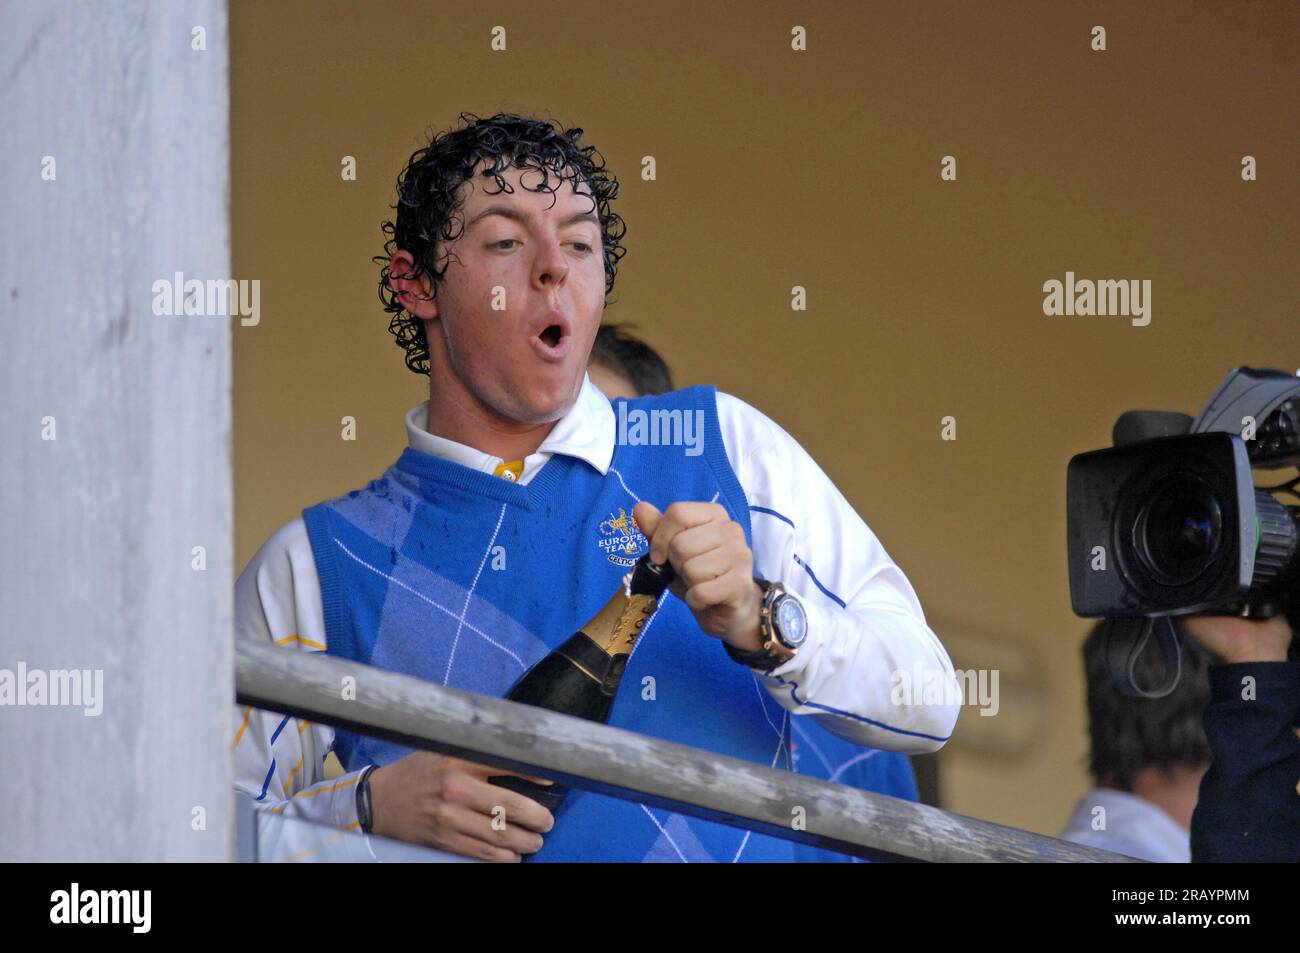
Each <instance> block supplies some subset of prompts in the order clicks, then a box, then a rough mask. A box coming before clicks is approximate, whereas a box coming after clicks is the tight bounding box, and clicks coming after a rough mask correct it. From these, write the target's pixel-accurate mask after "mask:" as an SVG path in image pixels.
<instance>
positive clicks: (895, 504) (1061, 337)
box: [231, 2, 1300, 833]
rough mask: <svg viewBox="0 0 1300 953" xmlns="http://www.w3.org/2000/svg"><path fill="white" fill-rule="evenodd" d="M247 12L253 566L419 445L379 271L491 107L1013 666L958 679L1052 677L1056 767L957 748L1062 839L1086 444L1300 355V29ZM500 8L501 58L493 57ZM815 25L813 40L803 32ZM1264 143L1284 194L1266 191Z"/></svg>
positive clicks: (684, 364)
mask: <svg viewBox="0 0 1300 953" xmlns="http://www.w3.org/2000/svg"><path fill="white" fill-rule="evenodd" d="M233 7H234V9H233V10H232V11H231V47H232V70H231V72H232V77H233V84H234V86H233V109H232V112H233V119H232V122H233V129H232V143H233V153H234V169H233V180H234V185H233V188H232V204H233V219H234V256H235V268H236V275H237V276H238V277H240V278H259V279H261V281H262V301H261V306H262V321H261V324H260V325H259V326H257V327H248V328H244V327H239V326H238V325H236V333H235V341H236V352H235V383H236V386H235V428H234V439H235V443H234V449H235V463H236V470H235V490H236V513H237V516H238V524H237V546H238V553H237V559H238V565H237V567H236V568H242V566H243V565H244V564H245V562H246V561H247V559H248V558H249V557H250V556H251V555H252V553H253V552H254V550H255V549H256V547H257V546H258V545H260V543H261V542H262V541H263V540H264V539H265V538H266V537H267V536H268V535H269V534H270V533H271V532H272V531H273V530H274V529H275V528H276V527H278V526H279V525H281V524H282V523H284V522H286V521H287V520H289V519H291V518H292V517H293V516H295V515H296V514H297V512H298V511H299V510H300V509H301V508H302V507H303V506H306V505H310V504H311V503H314V502H316V501H318V500H320V499H324V498H326V497H329V496H333V495H336V494H338V493H340V492H342V491H344V490H347V489H350V488H352V487H355V486H358V485H361V484H363V483H365V482H366V481H367V480H369V479H372V478H374V477H375V476H378V475H379V473H380V472H381V471H382V470H383V468H384V467H385V466H386V465H387V464H389V463H390V462H391V461H392V460H393V459H394V458H395V457H396V455H397V454H398V453H399V452H400V450H401V448H402V446H403V443H404V439H405V438H404V433H403V429H402V424H401V413H402V412H403V411H404V410H406V409H407V408H408V407H410V406H412V405H414V404H415V403H416V402H418V401H419V400H420V399H421V398H422V396H423V388H422V386H421V385H422V382H421V380H420V379H419V378H417V377H416V376H415V375H413V374H411V373H410V372H409V371H407V370H406V369H405V367H404V365H403V364H402V360H401V353H400V351H399V350H398V349H397V347H396V346H395V345H394V344H393V343H392V339H391V337H390V336H389V334H388V332H387V330H386V327H387V315H385V314H384V313H383V312H382V311H381V309H380V306H379V302H378V298H377V296H376V291H375V279H376V274H377V271H376V266H374V265H372V264H371V262H370V260H369V259H370V256H371V255H373V254H376V253H378V252H379V251H380V248H381V239H382V236H381V235H380V232H379V228H378V226H379V223H380V221H381V220H382V219H383V218H384V217H387V215H388V210H387V206H388V205H389V204H390V203H391V202H392V201H393V185H394V181H395V178H396V175H397V173H398V171H399V170H400V169H401V167H402V165H403V163H404V161H405V160H406V158H407V156H408V155H409V154H410V152H411V151H412V150H413V149H415V148H416V147H417V146H419V145H420V144H421V142H420V139H419V136H420V133H421V131H422V130H423V129H425V128H426V127H430V128H435V129H445V128H447V127H449V126H450V125H452V124H453V123H454V122H455V119H456V115H457V113H458V112H459V111H460V110H471V111H474V112H477V113H479V114H481V115H490V114H491V113H493V112H496V111H498V110H499V109H506V110H510V111H515V112H523V113H530V114H540V115H550V116H553V117H555V118H556V119H558V120H559V121H561V122H563V123H565V124H567V125H578V126H582V127H584V128H585V129H586V130H587V137H586V139H587V141H589V142H592V143H594V144H595V145H596V146H597V147H598V148H599V149H600V151H601V152H602V153H603V154H604V155H605V157H606V159H607V160H608V162H609V164H610V166H611V167H612V168H613V169H614V170H615V172H616V173H617V174H618V175H619V177H620V179H621V180H622V182H623V193H622V196H621V197H620V199H619V200H618V202H617V207H618V208H619V211H620V213H621V214H622V215H623V216H624V218H625V219H626V220H627V222H628V236H627V239H626V240H625V244H626V245H627V247H628V249H629V252H628V255H627V257H626V258H625V259H624V260H623V264H622V266H621V269H620V272H619V278H618V285H617V288H616V290H615V295H616V297H617V298H618V301H617V303H616V304H614V305H612V306H611V307H609V308H608V310H607V318H608V319H609V320H617V321H634V322H637V323H638V324H640V326H641V328H642V331H643V332H644V333H645V334H646V336H647V337H648V338H649V339H650V340H651V341H652V342H653V343H654V344H655V345H656V346H658V347H659V348H660V349H661V350H662V351H663V353H664V354H665V355H666V357H667V358H668V359H669V360H670V362H671V363H672V365H673V368H674V370H675V372H676V374H677V376H678V379H679V383H681V384H683V385H686V384H693V383H703V382H708V383H714V384H717V385H718V387H719V388H721V389H723V390H726V391H729V392H731V393H734V394H737V395H738V396H741V397H743V398H744V399H746V400H748V401H750V402H751V403H753V404H754V405H756V406H757V407H759V408H760V409H762V410H763V411H765V412H766V413H768V414H770V415H771V416H772V417H774V418H775V419H776V420H777V421H778V422H779V423H781V424H782V425H783V426H784V427H785V428H786V429H787V430H789V431H790V432H791V433H792V434H794V436H795V437H797V438H798V439H799V440H800V441H802V442H803V444H804V446H805V447H807V449H808V450H809V451H810V452H811V453H812V455H813V456H814V457H815V458H816V459H817V460H818V461H819V462H820V463H821V464H822V466H823V467H824V469H825V470H826V471H827V472H828V473H829V474H830V476H831V478H832V479H833V480H834V481H835V482H836V484H837V485H838V486H839V487H840V489H841V490H842V491H843V492H844V494H845V495H846V496H847V497H848V498H849V499H850V500H851V501H852V502H853V503H854V505H855V506H856V507H857V509H858V512H859V513H861V514H862V516H863V518H864V519H865V520H866V521H867V523H868V524H869V525H870V526H871V527H872V528H873V529H874V530H875V531H876V533H877V534H878V535H879V536H880V538H881V539H882V541H883V542H884V544H885V546H886V547H887V549H888V550H889V552H890V553H891V555H892V556H893V557H894V558H895V559H896V560H897V561H898V562H899V564H900V565H901V566H902V567H903V569H904V570H905V571H906V572H907V573H908V575H909V577H910V578H911V580H912V582H913V584H914V586H915V587H916V589H917V592H918V593H919V595H920V597H921V600H922V603H923V605H924V606H925V608H926V611H927V613H928V616H929V618H930V621H931V623H932V624H933V626H934V627H935V629H936V631H938V632H939V634H940V635H941V636H945V634H947V635H949V636H951V637H953V638H954V641H955V640H956V637H958V636H970V637H973V638H975V639H978V640H981V641H982V642H985V643H987V644H989V645H990V646H992V647H994V648H996V651H989V652H987V653H986V652H984V651H982V650H981V651H977V652H976V655H977V657H975V658H958V659H957V661H958V664H959V665H962V664H965V665H990V664H995V662H994V661H992V660H993V659H996V658H1006V659H1009V661H1007V662H1006V663H1005V664H1007V665H1008V667H1009V668H1015V667H1017V666H1018V667H1019V668H1020V669H1021V670H1022V671H1023V672H1025V673H1028V676H1027V677H1029V678H1030V679H1031V680H1032V683H1033V684H1031V685H1030V686H1029V690H1025V691H1020V692H1016V693H1010V694H1011V695H1014V701H1013V699H1012V698H1008V697H1004V699H1003V706H1002V711H1001V712H1000V714H999V715H998V716H997V718H998V719H1004V720H1005V722H1004V723H1005V725H1006V727H1007V734H1008V735H1014V736H1016V737H1019V738H1021V739H1022V741H1023V740H1024V739H1025V738H1028V739H1029V742H1026V743H1030V747H1029V748H1028V750H1027V752H1026V753H1025V754H1024V755H1023V756H1022V757H1021V758H1019V759H1018V760H1015V759H1012V760H1007V759H999V758H994V757H989V756H986V755H981V754H979V753H978V752H977V751H974V750H971V749H970V748H969V747H968V748H967V750H965V751H961V750H957V749H956V747H955V746H954V748H953V750H951V751H950V753H949V754H948V755H946V757H945V760H944V763H943V770H944V794H945V801H946V805H947V806H949V807H951V808H952V809H955V810H958V811H960V812H962V813H966V814H972V815H976V816H980V817H985V818H990V819H993V820H996V821H999V822H1003V823H1008V824H1014V825H1017V826H1022V827H1027V828H1029V829H1032V830H1037V831H1042V832H1046V833H1056V831H1057V830H1058V829H1059V826H1060V825H1061V823H1062V822H1063V820H1064V819H1065V816H1066V814H1067V812H1068V810H1069V808H1070V806H1071V805H1072V803H1073V800H1074V798H1075V797H1076V796H1077V795H1078V794H1079V793H1080V792H1081V791H1082V790H1083V789H1084V787H1085V785H1086V783H1087V779H1086V776H1085V774H1084V771H1083V757H1084V754H1085V735H1084V721H1083V717H1082V692H1081V681H1080V669H1079V664H1078V661H1077V655H1078V649H1077V646H1078V644H1079V641H1080V639H1081V636H1082V634H1083V633H1084V632H1085V630H1086V623H1084V622H1083V621H1081V620H1079V619H1076V618H1075V617H1074V616H1073V615H1072V613H1071V612H1070V608H1069V594H1068V587H1067V583H1066V576H1065V542H1064V538H1065V511H1064V502H1065V501H1064V487H1065V465H1066V461H1067V460H1068V459H1069V457H1070V456H1071V455H1072V454H1074V453H1076V452H1079V451H1082V450H1086V449H1092V448H1094V447H1098V446H1101V445H1103V443H1104V442H1105V441H1107V440H1108V438H1109V433H1110V425H1111V423H1112V422H1113V419H1114V417H1115V415H1116V414H1118V413H1119V412H1121V411H1123V410H1125V409H1129V408H1133V407H1139V406H1140V407H1157V408H1170V409H1182V410H1186V411H1189V412H1194V411H1195V410H1196V409H1197V408H1198V407H1199V405H1200V404H1201V402H1202V401H1203V400H1204V399H1205V398H1206V397H1207V396H1208V394H1209V391H1210V390H1211V388H1212V387H1213V385H1214V384H1215V383H1216V382H1217V381H1218V379H1219V378H1220V377H1221V376H1222V374H1223V373H1224V372H1225V371H1226V370H1227V369H1228V368H1229V367H1231V366H1233V365H1236V364H1253V365H1258V366H1274V367H1285V368H1295V367H1298V366H1300V342H1297V341H1296V340H1295V339H1294V332H1295V330H1296V325H1297V322H1296V297H1295V291H1296V288H1295V277H1296V251H1297V248H1300V226H1298V224H1297V223H1298V222H1300V186H1298V184H1297V183H1300V175H1298V174H1297V168H1296V152H1295V148H1294V146H1295V138H1294V137H1295V117H1296V115H1297V108H1298V107H1300V102H1298V100H1300V94H1298V93H1297V86H1296V84H1295V82H1294V78H1295V77H1294V52H1295V50H1296V49H1297V47H1298V44H1300V7H1297V6H1296V5H1294V4H1291V3H1285V2H1278V3H1270V4H1258V3H1256V4H1239V5H1233V7H1232V12H1231V14H1229V13H1227V12H1226V11H1224V12H1219V13H1216V12H1215V11H1216V10H1217V9H1220V8H1217V7H1215V6H1214V5H1211V4H1205V5H1201V4H1195V5H1192V4H1184V3H1156V4H1143V5H1142V7H1143V9H1141V10H1138V9H1131V8H1129V7H1130V5H1127V4H1114V5H1107V4H1090V5H1087V6H1084V5H1066V4H1039V3H1014V4H1012V3H981V4H968V3H933V2H926V3H915V2H898V3H888V4H871V5H869V6H868V5H860V6H859V5H851V4H847V3H846V4H798V5H795V6H791V5H788V4H736V5H727V7H726V8H723V7H722V5H719V4H699V3H673V4H662V3H656V4H644V5H632V4H617V5H611V4H605V3H598V2H581V3H573V4H567V5H565V9H566V12H565V13H564V15H560V14H559V13H558V12H557V9H558V8H552V7H549V6H546V5H537V4H531V3H507V2H502V3H497V4H493V5H492V7H491V8H490V11H489V12H483V13H480V12H479V10H478V8H474V7H473V6H470V5H465V4H457V5H450V4H436V3H427V2H425V3H404V4H366V5H360V4H358V5H355V6H354V5H352V4H342V3H321V4H313V5H312V6H311V8H310V9H311V10H312V11H313V12H312V14H311V16H310V17H309V18H308V17H304V16H301V15H297V14H294V13H291V12H290V11H291V10H303V9H307V8H305V7H300V6H298V5H297V4H265V5H263V4H253V3H235V4H234V5H233ZM796 10H797V12H795V11H796ZM1094 23H1101V24H1103V25H1104V26H1106V27H1107V30H1108V45H1109V50H1108V51H1107V52H1104V53H1094V52H1092V51H1091V50H1090V49H1089V31H1090V29H1091V27H1092V26H1093V25H1094ZM497 24H502V25H504V26H505V27H506V28H507V30H508V52H505V53H493V52H491V51H490V50H489V38H490V37H489V33H490V30H491V28H492V27H493V26H494V25H497ZM795 24H799V25H803V26H805V27H806V28H807V30H808V52H805V53H794V52H791V50H790V49H789V45H790V40H789V37H790V29H791V27H792V26H793V25H795ZM948 154H951V155H954V156H956V157H957V160H958V175H959V178H958V181H957V182H955V183H944V182H941V181H940V180H939V162H940V158H941V157H942V156H944V155H948ZM1244 154H1252V155H1254V156H1256V157H1257V158H1258V161H1259V175H1260V180H1259V181H1257V182H1253V183H1245V182H1242V181H1241V180H1240V176H1239V162H1240V159H1241V157H1242V156H1243V155H1244ZM345 155H352V156H355V157H356V159H357V163H358V170H359V177H358V180H357V181H356V182H344V181H342V180H341V178H340V175H339V170H340V160H341V158H342V157H343V156H345ZM644 155H653V156H655V158H656V159H657V162H658V180H657V181H654V182H643V181H641V179H640V173H639V170H640V160H641V157H642V156H644ZM1067 270H1072V271H1074V272H1075V273H1076V274H1077V275H1079V276H1080V277H1092V278H1097V279H1100V278H1148V279H1150V280H1151V281H1152V284H1153V288H1152V309H1153V310H1152V321H1151V324H1150V325H1149V326H1147V327H1140V328H1139V327H1133V326H1131V325H1130V323H1129V321H1128V320H1127V319H1125V318H1116V317H1054V318H1053V317H1046V316H1044V315H1043V313H1042V297H1043V294H1042V290H1041V288H1042V284H1043V282H1044V281H1046V280H1048V279H1050V278H1058V279H1063V278H1064V275H1065V272H1066V271H1067ZM793 285H803V286H805V287H806V288H807V289H808V302H809V309H808V311H806V312H802V313H795V312H792V311H791V309H790V304H789V301H790V289H791V287H792V286H793ZM949 414H951V415H954V416H955V417H956V418H957V428H958V431H957V432H958V439H957V440H956V441H952V442H945V441H943V440H941V439H940V418H941V417H943V416H945V415H949ZM344 415H352V416H354V417H355V418H356V419H357V421H358V432H359V439H358V440H357V441H356V442H345V441H343V440H341V439H340V418H341V417H343V416H344ZM996 664H1003V663H996ZM1007 694H1008V693H1007V692H1005V691H1004V696H1005V695H1007ZM989 720H990V719H985V721H989ZM975 721H979V716H978V714H977V713H976V711H975V710H973V709H968V710H967V711H966V712H965V713H964V714H963V716H962V723H960V724H959V726H958V731H959V733H960V732H962V730H963V726H966V727H967V730H969V731H976V730H984V726H982V725H976V726H975V727H974V728H971V727H970V723H971V722H975ZM1035 730H1037V731H1038V733H1037V735H1035V734H1034V732H1035Z"/></svg>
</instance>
